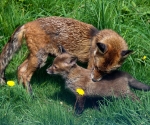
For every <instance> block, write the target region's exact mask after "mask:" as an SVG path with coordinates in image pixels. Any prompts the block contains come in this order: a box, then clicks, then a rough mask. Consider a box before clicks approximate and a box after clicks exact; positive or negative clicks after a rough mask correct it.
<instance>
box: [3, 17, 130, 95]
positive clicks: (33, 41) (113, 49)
mask: <svg viewBox="0 0 150 125" xmlns="http://www.w3.org/2000/svg"><path fill="white" fill-rule="evenodd" d="M23 38H25V40H26V44H27V47H28V49H29V55H28V57H27V59H26V60H25V61H24V62H23V63H22V64H21V65H20V66H19V67H18V80H19V82H23V84H24V86H25V87H26V88H27V91H28V92H31V86H30V83H29V82H30V79H31V77H32V74H33V73H34V71H35V70H36V69H37V68H38V67H42V66H43V65H44V63H45V61H46V59H47V56H48V55H49V54H51V55H54V56H57V55H58V54H59V51H58V50H59V49H58V45H62V46H63V47H64V48H65V49H66V50H67V51H68V52H70V53H71V54H73V55H75V56H77V57H78V59H79V61H81V62H89V63H88V68H89V69H93V71H92V73H91V77H92V79H93V81H98V80H100V79H101V78H102V76H103V75H104V74H105V73H109V72H110V71H112V70H114V69H116V68H118V67H120V66H121V64H122V63H123V61H124V59H125V58H126V57H127V56H128V55H129V53H130V52H131V51H130V50H128V47H127V44H126V42H125V41H124V39H123V38H122V37H121V36H119V35H118V34H117V33H116V32H114V31H112V30H108V29H104V30H101V31H99V30H97V29H96V28H95V27H94V26H92V25H90V24H86V23H83V22H80V21H77V20H75V19H71V18H64V17H47V18H39V19H37V20H34V21H32V22H28V23H26V24H24V25H23V26H20V27H18V28H17V29H16V30H15V31H14V33H13V34H12V36H11V38H10V39H9V41H8V43H7V44H6V45H5V46H4V48H3V50H2V53H1V55H0V83H1V84H3V83H4V82H5V76H4V70H5V68H6V66H7V65H8V63H9V61H10V60H11V58H12V56H13V54H14V53H15V52H16V51H17V50H18V49H19V48H20V46H21V43H22V39H23Z"/></svg>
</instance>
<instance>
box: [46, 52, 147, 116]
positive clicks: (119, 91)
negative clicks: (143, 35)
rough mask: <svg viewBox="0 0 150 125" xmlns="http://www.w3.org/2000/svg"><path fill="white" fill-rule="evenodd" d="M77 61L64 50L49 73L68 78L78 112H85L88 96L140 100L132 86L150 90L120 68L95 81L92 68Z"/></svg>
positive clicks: (68, 86)
mask: <svg viewBox="0 0 150 125" xmlns="http://www.w3.org/2000/svg"><path fill="white" fill-rule="evenodd" d="M76 61H77V58H76V57H75V56H72V55H70V54H68V53H66V52H64V51H63V53H62V54H61V55H59V56H57V57H56V58H55V59H54V61H53V64H52V66H51V67H49V68H48V69H47V73H48V74H60V75H61V76H62V77H63V78H64V79H65V80H66V88H68V89H70V90H71V91H72V92H73V93H74V94H75V95H76V103H75V112H76V113H77V114H80V113H82V112H83V110H84V103H85V99H86V97H110V96H114V97H122V98H124V97H126V96H129V97H131V99H132V100H138V97H137V96H136V95H135V94H134V93H132V92H131V90H130V87H131V88H134V89H138V90H144V91H148V90H150V86H148V85H145V84H143V83H141V82H139V81H137V80H136V79H134V78H133V77H132V76H131V75H129V74H128V73H125V72H122V71H118V70H115V71H113V72H111V73H110V74H107V75H105V76H104V77H103V79H102V80H101V81H99V82H93V81H92V80H91V78H90V74H91V72H90V70H88V69H84V68H82V67H80V66H78V65H77V64H76ZM78 91H79V94H78V93H77V92H78ZM80 94H81V95H80Z"/></svg>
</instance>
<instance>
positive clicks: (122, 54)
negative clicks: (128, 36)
mask: <svg viewBox="0 0 150 125" xmlns="http://www.w3.org/2000/svg"><path fill="white" fill-rule="evenodd" d="M131 53H133V50H123V51H122V52H121V56H122V57H123V58H126V57H127V56H129V55H130V54H131Z"/></svg>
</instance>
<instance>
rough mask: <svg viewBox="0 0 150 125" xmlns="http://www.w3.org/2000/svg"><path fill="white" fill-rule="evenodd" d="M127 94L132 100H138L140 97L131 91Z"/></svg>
mask: <svg viewBox="0 0 150 125" xmlns="http://www.w3.org/2000/svg"><path fill="white" fill-rule="evenodd" d="M127 96H129V97H131V99H132V101H140V99H139V98H138V97H137V96H136V95H135V94H134V93H132V92H130V93H128V94H127Z"/></svg>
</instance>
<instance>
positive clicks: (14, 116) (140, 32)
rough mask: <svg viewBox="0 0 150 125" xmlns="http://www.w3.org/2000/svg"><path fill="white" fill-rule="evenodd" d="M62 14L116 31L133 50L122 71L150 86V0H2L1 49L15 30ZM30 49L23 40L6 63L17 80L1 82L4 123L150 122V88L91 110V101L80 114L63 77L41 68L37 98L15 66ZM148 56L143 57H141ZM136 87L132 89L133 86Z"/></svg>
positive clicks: (11, 77)
mask: <svg viewBox="0 0 150 125" xmlns="http://www.w3.org/2000/svg"><path fill="white" fill-rule="evenodd" d="M47 16H62V17H70V18H74V19H77V20H80V21H83V22H86V23H89V24H92V25H94V26H95V27H96V28H98V29H99V30H101V29H105V28H109V29H113V30H115V31H116V32H118V33H119V34H120V35H121V36H122V37H123V38H124V39H125V40H126V41H127V44H128V46H129V49H132V50H134V53H133V54H132V55H130V56H129V57H128V58H127V60H126V61H125V62H124V64H123V66H122V67H121V68H120V70H123V71H126V72H128V73H130V74H131V75H132V76H133V77H134V78H136V79H138V80H139V81H141V82H143V83H145V84H148V85H150V52H149V51H150V1H149V0H53V1H52V0H1V1H0V52H1V50H2V48H3V46H4V45H5V44H6V43H7V41H8V39H9V37H10V36H11V34H12V33H13V31H14V29H15V28H16V27H17V26H19V25H23V24H24V23H26V22H29V21H32V20H35V19H36V18H39V17H47ZM27 54H28V50H27V48H26V46H25V44H23V46H22V48H21V49H20V51H18V52H17V54H15V55H14V57H13V59H12V60H11V62H10V64H9V65H8V67H7V68H6V78H7V80H14V81H15V83H16V85H15V86H13V87H9V86H7V85H5V86H3V87H0V95H1V96H0V125H97V124H99V125H120V124H121V125H148V124H150V92H143V91H135V93H136V95H137V96H138V97H139V98H140V100H141V101H140V103H139V102H133V101H131V100H130V99H129V98H127V99H124V100H122V99H114V98H112V99H107V98H104V99H103V100H101V102H99V110H97V109H93V107H92V106H91V104H90V102H89V100H87V102H86V107H85V111H84V112H83V114H82V115H80V116H76V115H75V114H74V107H73V106H74V102H75V96H74V95H72V93H70V92H69V91H67V90H66V89H65V87H64V80H63V79H62V78H61V77H60V76H56V75H54V76H50V75H48V74H47V73H46V68H47V67H48V66H49V65H51V64H52V61H53V58H48V60H47V64H46V66H44V67H43V68H41V69H38V70H37V71H36V72H35V73H34V75H33V77H32V80H31V85H32V88H33V94H34V98H32V97H31V96H30V95H28V94H27V93H26V90H25V89H24V88H23V87H22V85H18V83H17V67H18V66H19V65H20V64H21V63H22V62H23V61H24V59H25V58H26V56H27ZM144 56H145V57H146V59H143V57H144ZM133 91H134V90H133Z"/></svg>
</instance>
